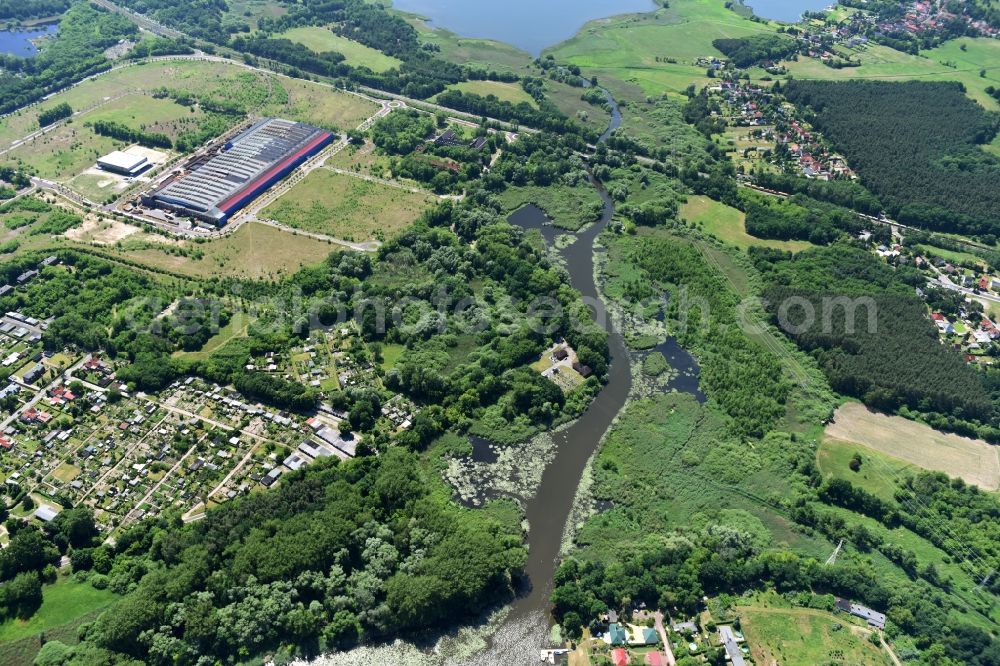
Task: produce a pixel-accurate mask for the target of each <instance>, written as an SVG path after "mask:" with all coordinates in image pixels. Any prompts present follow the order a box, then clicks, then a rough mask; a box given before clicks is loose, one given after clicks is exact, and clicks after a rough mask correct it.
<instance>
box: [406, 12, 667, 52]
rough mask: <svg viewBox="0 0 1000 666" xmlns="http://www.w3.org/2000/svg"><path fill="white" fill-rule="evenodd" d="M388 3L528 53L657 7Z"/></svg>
mask: <svg viewBox="0 0 1000 666" xmlns="http://www.w3.org/2000/svg"><path fill="white" fill-rule="evenodd" d="M393 6H394V7H395V8H396V9H401V10H403V11H405V12H412V13H414V14H419V15H421V16H424V17H426V18H428V19H430V21H431V25H433V26H435V27H440V28H447V29H448V30H451V31H452V32H456V33H458V34H459V35H461V36H462V37H481V38H484V39H495V40H497V41H500V42H506V43H508V44H513V45H514V46H517V47H519V48H521V49H524V50H525V51H527V52H528V53H530V54H531V55H533V56H537V55H538V54H539V53H541V52H542V49H544V48H545V47H547V46H553V45H555V44H558V43H559V42H561V41H564V40H566V39H569V38H570V37H572V36H573V35H575V34H576V32H577V31H578V30H579V29H580V28H581V27H583V24H584V23H586V22H587V21H590V20H592V19H597V18H603V17H605V16H614V15H615V14H629V13H633V12H648V11H652V10H653V9H655V8H656V5H655V4H654V3H653V1H652V0H572V1H571V0H541V1H539V0H507V1H506V2H497V1H496V0H393Z"/></svg>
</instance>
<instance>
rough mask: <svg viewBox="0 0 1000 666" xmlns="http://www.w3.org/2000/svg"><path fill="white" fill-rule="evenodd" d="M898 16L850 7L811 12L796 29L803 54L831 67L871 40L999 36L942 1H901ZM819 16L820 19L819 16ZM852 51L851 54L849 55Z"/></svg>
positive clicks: (846, 63) (847, 61)
mask: <svg viewBox="0 0 1000 666" xmlns="http://www.w3.org/2000/svg"><path fill="white" fill-rule="evenodd" d="M899 4H900V7H901V9H902V11H901V12H899V13H898V15H895V14H894V15H893V16H891V17H885V18H883V17H881V16H879V15H878V14H875V13H872V12H867V11H860V10H856V9H851V8H841V9H840V10H839V11H837V12H827V13H825V15H824V14H821V13H814V14H811V15H810V16H809V18H808V20H806V21H803V23H802V24H800V26H799V28H801V32H799V28H796V29H795V32H796V33H797V34H799V37H800V39H802V40H803V41H804V51H803V53H804V54H805V55H807V56H809V57H810V58H816V59H819V60H821V61H822V62H823V63H824V64H826V65H828V66H830V67H835V68H839V67H853V66H857V65H858V64H859V63H857V62H856V61H854V60H853V55H856V54H857V53H859V52H861V51H863V50H865V49H866V48H867V47H868V45H869V43H870V42H877V43H882V42H888V43H891V44H897V43H899V42H900V41H901V38H906V37H909V36H912V37H918V36H919V37H924V36H934V35H936V34H948V33H958V34H966V35H976V36H980V37H991V38H994V39H995V38H997V37H1000V29H997V28H995V27H993V26H991V25H990V24H989V23H988V22H987V21H984V20H981V19H977V18H975V17H973V16H971V15H969V14H968V13H961V14H958V13H953V12H951V11H949V5H950V3H948V2H946V1H945V0H922V1H921V2H901V3H899ZM821 17H822V18H821ZM852 52H853V54H852Z"/></svg>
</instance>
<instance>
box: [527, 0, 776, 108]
mask: <svg viewBox="0 0 1000 666" xmlns="http://www.w3.org/2000/svg"><path fill="white" fill-rule="evenodd" d="M770 31H772V28H771V27H769V26H768V25H767V24H762V23H755V22H751V21H748V20H746V19H744V18H743V17H741V16H740V15H738V14H737V13H736V12H734V11H732V10H730V9H728V8H727V7H726V6H725V5H724V3H723V2H722V1H721V0H718V1H714V0H713V1H711V2H704V1H699V0H674V1H672V2H671V3H670V7H669V8H665V9H659V10H657V11H655V12H652V13H648V14H629V15H625V16H616V17H612V18H610V19H601V20H597V21H591V22H590V23H588V24H587V25H585V26H584V27H583V29H582V30H580V32H578V33H577V34H576V35H575V36H574V37H572V38H571V39H568V40H566V41H565V42H563V43H561V44H559V45H557V46H555V47H553V48H552V49H548V50H547V51H546V52H545V53H546V54H548V53H551V54H552V55H554V56H555V58H556V59H557V60H559V61H560V62H567V63H571V64H574V65H578V66H579V67H581V68H582V69H583V70H584V73H585V74H587V75H588V76H591V75H596V76H597V77H598V79H601V78H604V77H612V78H617V79H620V80H622V81H625V82H628V83H632V84H635V85H637V86H638V87H640V88H641V89H642V91H643V92H644V93H646V94H650V95H659V94H662V93H664V92H668V91H672V92H681V91H683V90H684V89H685V88H687V86H688V85H689V84H690V83H692V82H695V83H697V84H698V85H703V84H704V83H706V82H707V81H708V78H707V76H706V74H705V68H704V67H701V66H698V65H697V62H696V61H697V59H698V58H701V57H713V56H714V57H721V55H722V54H721V53H719V51H717V50H716V49H715V47H714V46H712V40H714V39H720V38H726V37H745V36H747V35H752V34H757V33H761V32H770ZM668 59H669V60H668ZM671 60H672V61H674V62H671Z"/></svg>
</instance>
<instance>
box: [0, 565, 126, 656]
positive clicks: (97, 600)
mask: <svg viewBox="0 0 1000 666" xmlns="http://www.w3.org/2000/svg"><path fill="white" fill-rule="evenodd" d="M116 597H117V595H115V593H114V592H111V591H110V590H98V589H96V588H94V587H93V586H91V585H90V583H77V582H74V581H73V580H71V579H70V578H65V577H63V578H59V579H58V580H57V581H56V582H55V583H53V584H52V585H46V586H45V587H44V588H43V589H42V605H41V607H40V608H39V609H38V612H37V613H35V614H34V615H32V616H31V617H30V618H29V619H27V620H16V619H15V620H7V621H6V622H4V623H3V624H0V643H5V642H7V641H15V640H17V639H19V638H24V637H26V636H33V635H36V634H38V633H40V632H43V631H48V630H49V629H52V628H54V627H58V626H60V625H63V624H66V623H67V622H72V621H73V620H75V619H76V618H78V617H80V616H82V615H85V614H87V613H89V612H91V611H92V610H94V609H96V608H103V607H104V606H107V605H108V604H110V603H111V602H112V601H114V600H115V598H116Z"/></svg>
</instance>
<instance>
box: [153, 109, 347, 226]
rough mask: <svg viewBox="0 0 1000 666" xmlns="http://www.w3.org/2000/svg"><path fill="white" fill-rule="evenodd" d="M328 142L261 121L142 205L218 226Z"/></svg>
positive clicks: (301, 129) (315, 133)
mask: <svg viewBox="0 0 1000 666" xmlns="http://www.w3.org/2000/svg"><path fill="white" fill-rule="evenodd" d="M332 141H333V134H332V133H330V132H328V131H326V130H322V129H319V128H317V127H312V126H311V125H305V124H303V123H297V122H292V121H290V120H281V119H278V118H265V119H263V120H260V121H258V122H256V123H254V124H253V125H252V126H251V127H250V128H249V129H247V130H245V131H243V132H241V133H240V134H239V135H237V136H236V137H234V138H233V139H232V140H231V141H228V142H227V143H226V144H225V145H223V146H221V147H220V148H218V149H217V150H215V151H214V152H211V153H209V154H203V155H199V156H196V157H195V158H193V159H192V160H191V161H189V162H188V163H187V164H186V165H185V167H184V169H183V170H182V171H181V172H180V173H178V174H175V175H174V176H172V177H171V178H169V179H168V180H167V181H166V182H164V183H163V184H162V185H161V186H160V187H159V188H158V189H155V190H153V191H151V192H148V193H147V194H146V195H144V196H143V203H144V204H146V205H147V206H152V207H156V208H164V209H167V210H173V211H176V212H178V213H180V214H182V215H186V216H189V217H193V218H195V219H198V220H201V221H203V222H209V223H211V224H215V225H218V226H222V225H224V224H225V223H226V222H227V221H228V220H229V217H230V216H231V215H232V214H233V213H235V212H236V211H238V210H240V209H241V208H243V207H244V206H246V205H247V204H249V203H250V202H251V201H253V200H254V199H255V198H257V197H258V196H260V195H261V194H262V193H263V192H265V191H266V190H267V189H268V188H269V187H271V186H272V185H274V184H275V183H276V182H278V181H279V180H281V179H282V178H284V177H285V176H287V175H288V174H289V173H290V172H291V171H292V170H294V169H295V168H296V167H298V166H299V165H301V164H302V163H303V162H305V161H306V160H307V159H309V158H310V157H312V156H313V155H315V154H316V153H318V152H319V151H320V150H322V149H323V148H324V147H326V146H327V145H329V144H330V143H331V142H332Z"/></svg>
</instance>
